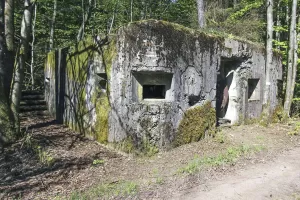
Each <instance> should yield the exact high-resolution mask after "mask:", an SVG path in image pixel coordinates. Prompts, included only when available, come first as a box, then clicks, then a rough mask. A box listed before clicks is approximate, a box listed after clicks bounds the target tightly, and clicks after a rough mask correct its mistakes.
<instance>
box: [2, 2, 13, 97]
mask: <svg viewBox="0 0 300 200" xmlns="http://www.w3.org/2000/svg"><path fill="white" fill-rule="evenodd" d="M4 9H5V12H4V21H5V27H4V30H5V40H6V47H7V52H6V53H5V68H6V76H5V77H4V79H5V80H4V84H5V86H4V89H5V94H6V96H7V97H9V94H10V85H11V79H12V74H13V67H14V0H5V8H4Z"/></svg>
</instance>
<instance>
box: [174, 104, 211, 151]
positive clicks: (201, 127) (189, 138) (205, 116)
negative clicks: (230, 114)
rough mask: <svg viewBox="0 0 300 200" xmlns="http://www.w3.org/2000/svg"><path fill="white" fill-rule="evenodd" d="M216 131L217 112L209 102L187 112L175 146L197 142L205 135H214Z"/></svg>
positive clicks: (181, 123) (180, 125) (179, 128)
mask: <svg viewBox="0 0 300 200" xmlns="http://www.w3.org/2000/svg"><path fill="white" fill-rule="evenodd" d="M215 131H216V112H215V109H214V108H212V107H211V103H210V102H207V103H205V104H204V105H203V106H197V107H194V108H191V109H189V110H187V111H186V112H185V113H184V116H183V119H182V120H181V122H180V124H179V127H178V132H177V135H176V138H175V146H180V145H183V144H187V143H191V142H197V141H199V140H200V139H201V138H203V137H204V136H205V135H214V134H215Z"/></svg>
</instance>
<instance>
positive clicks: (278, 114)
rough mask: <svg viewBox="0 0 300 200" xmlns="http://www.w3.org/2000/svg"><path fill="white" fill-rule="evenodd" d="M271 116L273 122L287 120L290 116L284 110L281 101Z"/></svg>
mask: <svg viewBox="0 0 300 200" xmlns="http://www.w3.org/2000/svg"><path fill="white" fill-rule="evenodd" d="M271 117H272V118H271V122H272V123H279V122H286V121H287V119H288V116H287V115H286V113H285V112H284V109H283V106H282V105H281V104H280V103H279V104H278V105H277V106H276V108H275V109H274V111H273V113H272V116H271Z"/></svg>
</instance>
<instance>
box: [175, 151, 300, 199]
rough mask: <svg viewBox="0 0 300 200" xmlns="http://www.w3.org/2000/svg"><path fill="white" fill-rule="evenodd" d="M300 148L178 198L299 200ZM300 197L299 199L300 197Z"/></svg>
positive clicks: (204, 185) (180, 195) (198, 187)
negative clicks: (296, 195) (297, 199)
mask: <svg viewBox="0 0 300 200" xmlns="http://www.w3.org/2000/svg"><path fill="white" fill-rule="evenodd" d="M299 158H300V147H297V148H296V149H293V150H291V151H288V152H285V153H284V154H282V155H280V156H279V157H277V158H276V159H275V160H274V161H270V162H266V163H261V164H258V165H253V166H251V167H250V168H245V169H243V170H239V171H237V172H235V174H231V175H228V176H225V177H222V180H217V181H212V182H207V183H205V184H203V185H200V186H197V187H195V188H193V189H191V190H188V191H186V192H185V193H181V194H179V195H177V197H176V198H177V199H210V200H213V199H296V197H295V196H293V195H294V194H298V195H299V194H300V159H299ZM298 198H299V196H298Z"/></svg>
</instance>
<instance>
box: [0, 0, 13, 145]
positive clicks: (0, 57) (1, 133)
mask: <svg viewBox="0 0 300 200" xmlns="http://www.w3.org/2000/svg"><path fill="white" fill-rule="evenodd" d="M4 10H5V6H4V1H2V2H1V4H0V94H1V95H0V150H3V147H4V145H6V144H7V143H10V142H12V141H13V140H14V139H15V134H14V129H13V118H12V115H11V110H10V107H9V103H8V96H7V95H6V93H5V92H4V87H5V86H4V85H5V77H6V76H7V70H6V68H5V65H6V58H5V54H6V53H7V48H6V46H7V45H6V40H5V31H4V27H5V23H4V21H5V20H4Z"/></svg>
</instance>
